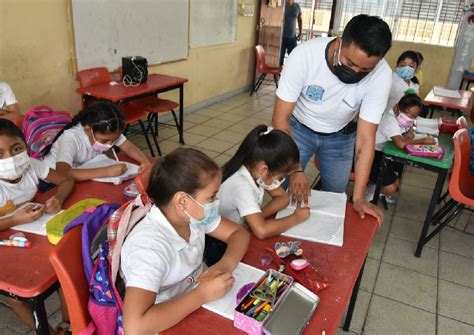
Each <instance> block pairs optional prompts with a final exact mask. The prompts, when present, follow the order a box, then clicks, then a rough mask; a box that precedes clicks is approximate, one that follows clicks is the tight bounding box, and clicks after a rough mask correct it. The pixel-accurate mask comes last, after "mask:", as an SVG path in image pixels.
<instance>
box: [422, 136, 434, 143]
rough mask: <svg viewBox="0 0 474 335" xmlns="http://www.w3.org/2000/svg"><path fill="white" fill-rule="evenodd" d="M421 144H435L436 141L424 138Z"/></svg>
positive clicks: (431, 138)
mask: <svg viewBox="0 0 474 335" xmlns="http://www.w3.org/2000/svg"><path fill="white" fill-rule="evenodd" d="M423 144H436V140H435V139H434V138H433V137H426V138H424V139H423Z"/></svg>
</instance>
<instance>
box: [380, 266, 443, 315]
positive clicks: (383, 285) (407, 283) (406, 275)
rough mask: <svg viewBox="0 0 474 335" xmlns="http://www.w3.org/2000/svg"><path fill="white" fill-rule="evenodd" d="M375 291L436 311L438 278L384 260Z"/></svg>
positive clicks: (396, 299) (381, 294) (399, 300)
mask: <svg viewBox="0 0 474 335" xmlns="http://www.w3.org/2000/svg"><path fill="white" fill-rule="evenodd" d="M374 293H376V294H378V295H380V296H383V297H386V298H389V299H392V300H395V301H398V302H401V303H404V304H407V305H410V306H413V307H416V308H421V309H423V310H425V311H428V312H432V313H435V312H436V293H437V279H436V278H433V277H430V276H426V275H424V274H421V273H418V272H415V271H411V270H407V269H405V268H402V267H399V266H395V265H391V264H387V263H384V262H382V264H381V266H380V271H379V275H378V277H377V283H376V284H375V288H374Z"/></svg>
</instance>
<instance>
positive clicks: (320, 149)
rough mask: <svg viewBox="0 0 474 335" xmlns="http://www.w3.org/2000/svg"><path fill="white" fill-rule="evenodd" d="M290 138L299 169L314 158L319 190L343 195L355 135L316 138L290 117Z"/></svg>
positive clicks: (352, 154)
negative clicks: (317, 164) (319, 181)
mask: <svg viewBox="0 0 474 335" xmlns="http://www.w3.org/2000/svg"><path fill="white" fill-rule="evenodd" d="M290 125H291V127H292V134H293V138H294V139H295V142H296V144H297V145H298V149H299V151H300V163H301V167H302V168H303V169H304V168H306V164H308V162H309V160H310V159H311V156H313V155H314V154H315V155H316V157H317V159H318V162H319V168H320V173H321V186H322V190H323V191H328V192H337V193H343V192H345V191H346V188H347V185H348V183H349V174H350V172H351V168H352V160H353V157H354V144H355V138H356V132H353V133H352V134H347V135H346V134H343V133H340V132H338V133H334V134H331V135H326V136H324V135H318V134H316V133H314V132H313V131H312V130H311V129H309V128H307V127H306V126H304V125H303V124H301V123H300V122H299V121H297V120H296V119H295V118H294V117H293V116H291V117H290Z"/></svg>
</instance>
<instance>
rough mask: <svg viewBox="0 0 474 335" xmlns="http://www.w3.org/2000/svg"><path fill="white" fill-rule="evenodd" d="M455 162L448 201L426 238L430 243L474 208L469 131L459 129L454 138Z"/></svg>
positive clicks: (434, 216)
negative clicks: (460, 216) (455, 220)
mask: <svg viewBox="0 0 474 335" xmlns="http://www.w3.org/2000/svg"><path fill="white" fill-rule="evenodd" d="M453 143H454V162H453V170H452V172H451V177H450V178H449V195H450V196H451V199H450V200H448V201H447V202H446V203H445V204H444V205H443V206H442V207H441V208H440V209H439V210H438V211H437V212H436V213H435V214H434V215H433V219H432V224H433V225H436V224H439V226H438V227H436V229H435V230H433V231H432V232H431V233H430V234H429V235H428V236H427V237H426V238H427V241H429V240H430V239H431V238H433V237H434V236H435V235H436V234H437V233H439V232H440V231H441V229H443V228H444V227H445V226H446V225H447V224H448V223H449V222H451V221H452V220H453V219H454V218H456V217H457V216H458V215H459V214H461V212H462V211H463V210H464V209H465V207H471V208H473V207H474V175H471V171H470V169H469V165H470V163H471V138H470V136H469V131H468V129H459V130H458V131H457V132H456V133H455V134H454V136H453Z"/></svg>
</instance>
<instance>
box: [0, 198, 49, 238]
mask: <svg viewBox="0 0 474 335" xmlns="http://www.w3.org/2000/svg"><path fill="white" fill-rule="evenodd" d="M33 208H36V205H34V204H31V205H28V206H25V207H24V208H22V209H20V210H19V211H18V212H16V213H15V214H14V215H12V216H10V217H7V218H4V219H0V231H2V230H5V229H8V228H10V227H13V226H17V225H20V224H24V223H28V222H32V221H35V220H37V219H39V218H40V217H41V215H43V211H44V206H43V205H42V206H40V207H39V208H36V209H35V210H33Z"/></svg>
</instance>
